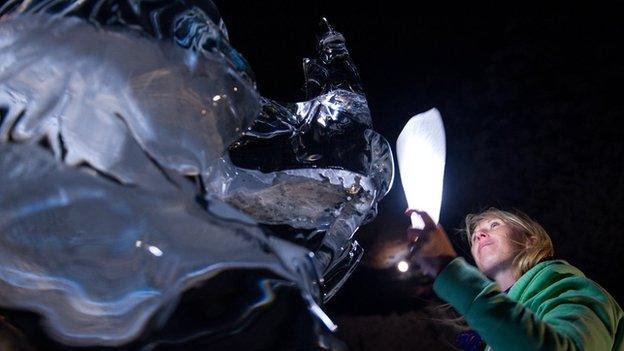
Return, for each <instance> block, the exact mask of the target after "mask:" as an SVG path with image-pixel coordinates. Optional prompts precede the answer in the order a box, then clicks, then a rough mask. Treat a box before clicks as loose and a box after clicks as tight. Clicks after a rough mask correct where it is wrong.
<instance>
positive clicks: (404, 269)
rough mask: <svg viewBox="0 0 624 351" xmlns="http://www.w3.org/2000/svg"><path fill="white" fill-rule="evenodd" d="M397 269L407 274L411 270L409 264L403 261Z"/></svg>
mask: <svg viewBox="0 0 624 351" xmlns="http://www.w3.org/2000/svg"><path fill="white" fill-rule="evenodd" d="M397 269H398V270H399V272H401V273H405V272H407V270H408V269H409V263H407V262H405V261H401V262H399V263H398V264H397Z"/></svg>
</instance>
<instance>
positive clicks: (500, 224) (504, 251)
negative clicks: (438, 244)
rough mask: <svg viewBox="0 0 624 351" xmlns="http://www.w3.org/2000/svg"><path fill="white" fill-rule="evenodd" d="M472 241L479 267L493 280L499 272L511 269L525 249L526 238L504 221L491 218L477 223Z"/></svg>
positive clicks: (473, 254)
mask: <svg viewBox="0 0 624 351" xmlns="http://www.w3.org/2000/svg"><path fill="white" fill-rule="evenodd" d="M470 241H471V243H470V245H471V247H470V251H471V253H472V257H473V258H474V260H475V263H476V264H477V267H478V268H479V270H481V271H482V272H483V273H485V275H487V276H488V277H490V278H493V276H494V275H495V274H496V272H497V271H501V270H506V269H509V268H511V266H512V263H513V260H514V258H515V257H516V255H517V254H518V253H519V252H520V250H522V249H523V248H524V247H525V242H526V237H525V235H524V234H523V233H522V232H520V231H519V230H517V229H515V228H513V227H512V226H510V225H509V224H507V223H505V222H504V221H503V220H502V219H500V218H498V217H489V218H485V219H483V220H481V221H479V222H477V225H476V226H475V229H474V231H473V232H472V236H471V237H470Z"/></svg>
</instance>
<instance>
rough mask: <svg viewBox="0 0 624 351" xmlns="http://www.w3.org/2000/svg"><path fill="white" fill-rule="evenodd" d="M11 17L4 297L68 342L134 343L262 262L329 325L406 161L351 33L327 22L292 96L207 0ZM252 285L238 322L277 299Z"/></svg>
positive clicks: (42, 6) (4, 58)
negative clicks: (382, 119)
mask: <svg viewBox="0 0 624 351" xmlns="http://www.w3.org/2000/svg"><path fill="white" fill-rule="evenodd" d="M0 15H1V16H2V18H1V20H0V177H1V178H2V182H1V183H0V306H2V307H3V308H10V309H20V310H28V311H33V312H36V313H38V314H40V315H41V316H42V317H43V322H44V325H45V328H46V331H47V332H48V333H49V334H50V335H51V336H52V337H53V338H55V339H56V340H59V341H60V342H62V343H64V344H67V345H76V346H91V345H108V346H112V345H121V344H125V343H128V342H130V341H132V340H134V339H136V338H137V337H138V336H139V335H142V334H143V333H144V332H145V329H146V328H148V327H150V326H151V327H157V326H159V325H162V323H163V321H166V320H167V317H168V316H169V315H170V314H171V313H172V311H173V310H174V309H175V306H176V302H177V300H178V299H179V297H180V296H181V294H182V293H183V292H185V291H188V290H189V289H190V288H192V287H197V286H201V285H205V284H206V283H207V282H209V281H211V280H214V277H216V276H217V275H218V274H220V273H222V272H225V271H243V270H255V271H266V272H271V273H270V275H271V279H272V280H279V281H282V282H283V284H287V285H292V286H295V287H297V289H298V290H299V291H300V293H301V296H302V298H303V301H305V302H306V303H307V304H308V306H309V310H310V313H312V314H313V315H315V316H316V317H317V318H318V320H319V321H321V322H322V323H324V324H325V325H326V326H327V327H329V328H330V329H331V328H332V327H333V324H332V323H331V321H330V320H329V319H328V318H327V316H325V315H324V313H323V312H322V310H321V309H320V308H319V306H318V304H319V303H322V302H324V301H326V300H327V299H329V298H331V296H332V295H333V294H334V293H335V292H336V291H337V289H338V288H339V287H340V286H341V285H342V283H343V282H344V281H345V279H346V278H347V277H348V275H349V274H350V272H351V271H352V270H353V268H354V267H355V265H356V264H357V262H358V261H359V258H360V256H361V254H362V251H361V248H360V247H359V245H358V244H357V241H355V239H354V237H353V234H354V233H355V231H356V230H357V228H358V227H359V226H360V225H362V224H363V223H366V222H367V221H369V220H371V219H372V218H373V217H374V216H375V213H376V204H377V202H378V201H379V200H380V199H381V198H382V197H383V196H384V195H385V194H386V192H387V191H388V190H389V188H390V186H391V184H392V171H393V165H392V162H393V161H392V154H391V151H390V148H389V146H388V143H387V142H386V140H385V139H384V138H383V137H381V136H380V135H379V134H377V133H375V132H374V130H373V129H372V125H371V118H370V113H369V110H368V107H367V104H366V99H365V97H364V95H363V92H362V90H361V87H360V84H359V77H358V75H357V70H356V69H355V66H354V65H353V62H352V61H351V58H350V57H349V54H348V51H347V50H346V46H345V42H344V38H343V37H342V35H340V33H337V32H335V31H334V30H333V29H332V28H331V27H329V25H327V24H325V27H324V28H323V33H322V36H321V39H320V41H319V47H318V52H319V58H317V59H312V60H306V61H305V67H306V68H305V74H306V88H307V91H308V99H309V100H307V101H304V102H298V103H290V104H286V103H278V102H276V101H272V100H269V99H265V98H262V97H260V95H259V94H258V92H257V91H256V87H255V82H254V76H253V73H252V71H251V69H250V68H249V66H248V64H247V63H246V61H245V60H244V59H243V58H242V56H240V54H238V53H237V52H236V50H234V49H233V48H232V47H231V46H230V45H229V41H228V37H227V30H226V28H225V25H224V24H223V21H222V20H221V18H220V16H219V14H218V12H217V10H216V8H215V7H214V5H213V4H212V3H211V2H209V1H200V2H195V1H182V0H179V1H121V0H119V1H102V0H93V1H90V0H87V1H56V0H43V1H9V2H7V3H5V5H3V7H1V8H0ZM283 284H282V285H283ZM273 285H274V284H268V285H266V287H265V288H266V290H271V289H272V288H271V287H272V286H273ZM278 285H279V284H278ZM263 286H265V285H263ZM265 288H263V289H265ZM249 299H250V301H248V302H247V306H248V308H246V309H244V310H241V312H240V316H239V317H238V318H237V319H236V320H237V321H238V322H236V323H235V324H237V325H240V327H242V326H244V325H245V323H246V322H245V320H246V319H247V318H249V315H250V314H249V313H248V312H249V311H250V310H253V309H258V308H261V307H262V306H264V305H266V304H265V303H260V304H259V303H256V302H254V301H252V300H251V299H252V298H251V297H250V298H249ZM267 301H270V299H268V300H267ZM215 303H218V301H215ZM243 312H244V313H243ZM210 333H217V331H215V330H212V331H206V332H204V333H196V335H204V336H205V335H209V334H210Z"/></svg>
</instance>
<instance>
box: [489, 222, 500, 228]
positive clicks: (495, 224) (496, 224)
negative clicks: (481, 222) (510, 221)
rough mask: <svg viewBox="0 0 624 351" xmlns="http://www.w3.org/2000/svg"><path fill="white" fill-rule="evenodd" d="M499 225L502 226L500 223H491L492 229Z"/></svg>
mask: <svg viewBox="0 0 624 351" xmlns="http://www.w3.org/2000/svg"><path fill="white" fill-rule="evenodd" d="M499 225H500V223H498V222H492V223H490V228H496V227H498V226H499Z"/></svg>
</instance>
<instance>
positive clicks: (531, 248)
mask: <svg viewBox="0 0 624 351" xmlns="http://www.w3.org/2000/svg"><path fill="white" fill-rule="evenodd" d="M490 218H498V219H500V220H502V221H503V222H505V223H506V224H508V225H509V226H511V227H512V228H513V229H515V230H518V231H519V232H521V233H523V234H524V238H525V242H523V243H520V244H522V246H523V249H522V250H521V251H520V253H518V255H517V256H516V257H515V258H514V260H513V266H514V268H515V274H516V279H518V278H520V276H522V275H523V274H524V273H526V272H527V271H528V270H529V269H531V268H532V267H533V266H535V265H536V264H538V263H539V262H540V261H541V260H543V259H545V258H547V257H552V256H554V254H555V250H554V248H553V244H552V241H551V240H550V236H548V233H546V230H544V228H543V227H542V226H541V225H539V223H537V222H536V221H534V220H533V219H531V218H530V217H529V216H527V215H526V214H524V213H522V212H520V211H517V210H514V211H513V212H509V211H503V210H499V209H497V208H495V207H490V208H488V209H487V210H485V211H482V212H480V213H471V214H468V215H466V220H465V222H466V224H465V227H464V228H463V232H464V233H465V234H466V238H467V239H468V243H469V244H470V245H472V240H471V237H472V234H473V231H474V229H475V227H476V226H477V224H478V223H479V222H481V221H482V220H484V219H490Z"/></svg>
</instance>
